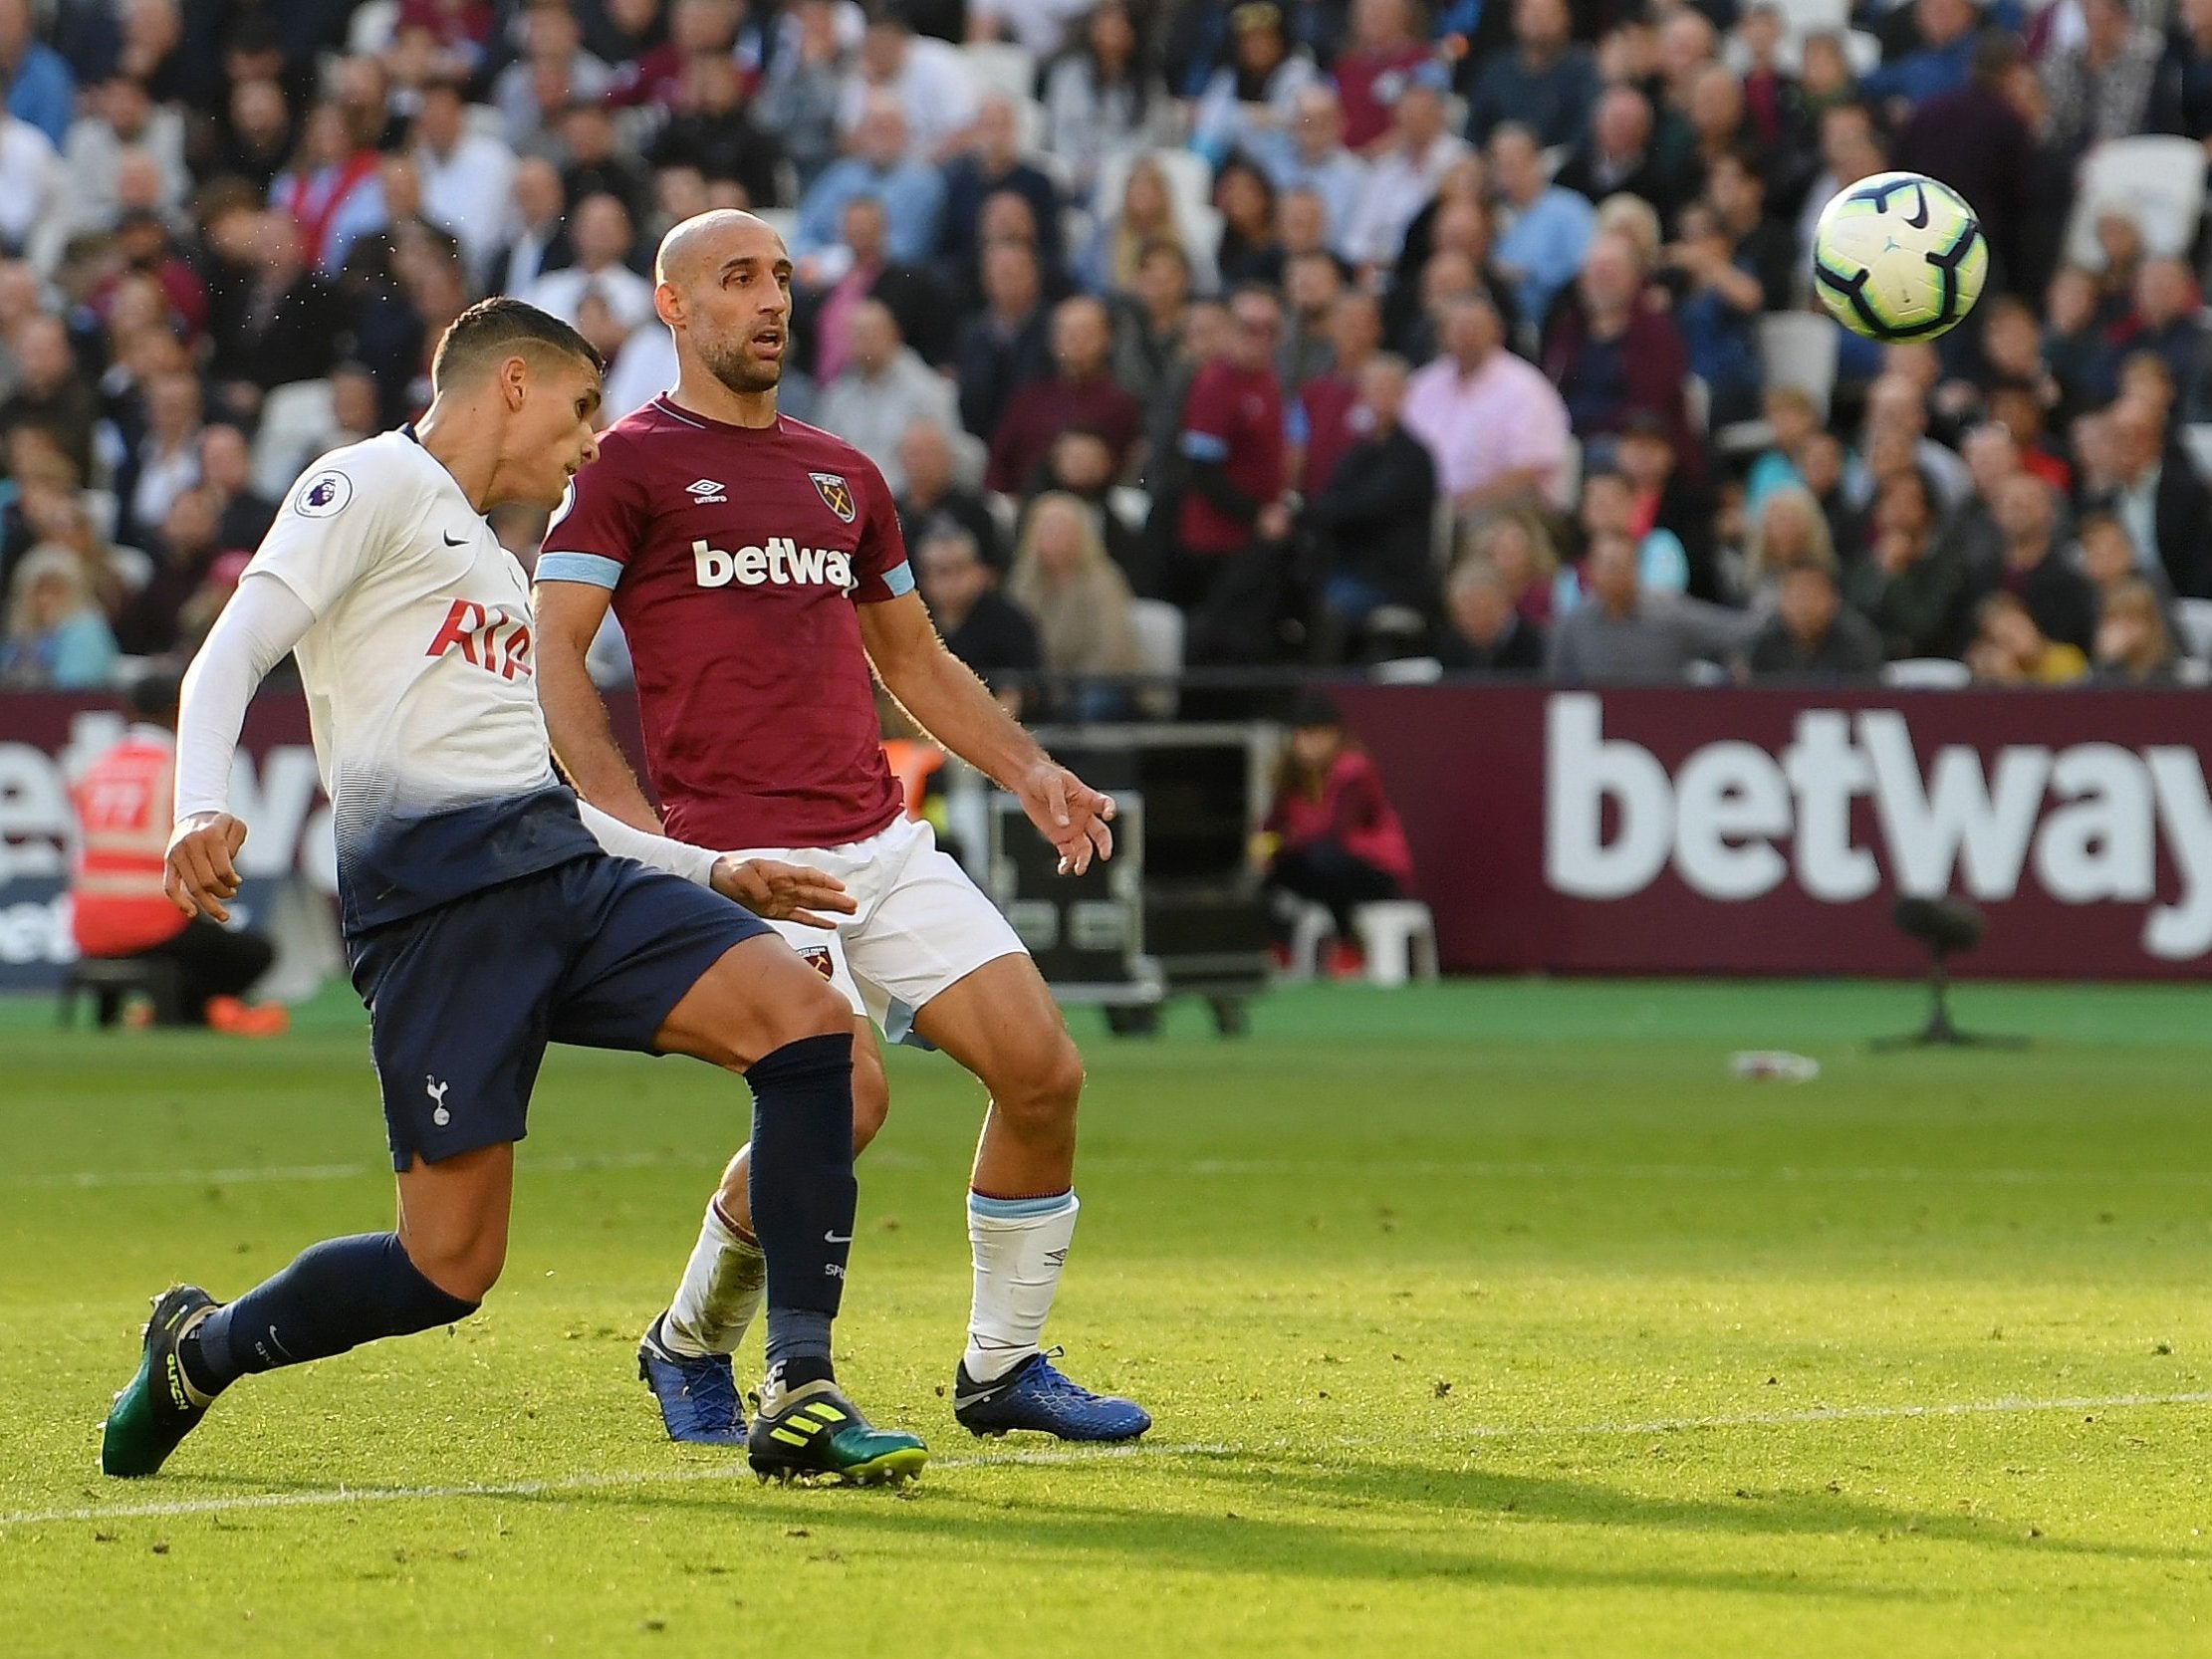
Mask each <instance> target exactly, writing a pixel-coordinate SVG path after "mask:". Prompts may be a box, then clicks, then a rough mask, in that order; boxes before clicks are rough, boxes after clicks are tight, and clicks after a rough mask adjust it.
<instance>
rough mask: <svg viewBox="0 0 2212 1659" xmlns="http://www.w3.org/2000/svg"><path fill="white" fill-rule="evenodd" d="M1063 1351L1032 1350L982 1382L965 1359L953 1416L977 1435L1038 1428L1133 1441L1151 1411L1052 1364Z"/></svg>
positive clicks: (1064, 1435)
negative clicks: (1099, 1391) (1094, 1390)
mask: <svg viewBox="0 0 2212 1659" xmlns="http://www.w3.org/2000/svg"><path fill="white" fill-rule="evenodd" d="M1063 1351H1064V1350H1062V1349H1060V1348H1053V1349H1050V1350H1049V1351H1047V1352H1045V1353H1033V1354H1031V1355H1030V1356H1029V1357H1028V1358H1027V1359H1025V1360H1023V1361H1022V1362H1021V1363H1020V1364H1019V1365H1017V1366H1015V1367H1014V1368H1013V1369H1012V1370H1011V1371H1009V1372H1007V1373H1006V1375H1004V1376H1003V1377H1000V1378H998V1379H997V1380H996V1381H995V1382H977V1381H976V1380H975V1379H974V1378H973V1377H971V1376H969V1375H968V1367H967V1363H966V1361H964V1360H963V1361H962V1362H961V1365H960V1368H959V1369H958V1370H957V1371H955V1372H954V1373H953V1379H952V1415H953V1416H954V1417H955V1418H956V1419H957V1420H958V1421H959V1424H960V1426H961V1427H962V1428H964V1429H966V1430H967V1431H968V1432H969V1433H970V1434H974V1435H986V1434H988V1435H1001V1434H1007V1433H1010V1432H1011V1431H1013V1430H1015V1429H1036V1430H1037V1431H1038V1432H1040V1433H1042V1434H1049V1435H1054V1436H1057V1437H1058V1438H1060V1439H1062V1440H1087V1441H1100V1442H1105V1441H1114V1440H1134V1439H1135V1438H1136V1437H1137V1436H1138V1435H1140V1434H1142V1433H1143V1432H1144V1431H1145V1430H1146V1429H1148V1428H1150V1427H1151V1426H1152V1414H1151V1413H1150V1412H1148V1411H1146V1410H1145V1409H1144V1408H1143V1407H1142V1406H1140V1405H1138V1404H1137V1403H1136V1402H1135V1401H1134V1400H1123V1399H1117V1398H1115V1397H1114V1396H1113V1395H1111V1394H1094V1393H1092V1392H1091V1390H1090V1389H1088V1388H1086V1387H1084V1386H1083V1385H1082V1384H1081V1383H1079V1382H1074V1381H1071V1380H1070V1379H1069V1378H1068V1377H1066V1376H1063V1375H1062V1374H1061V1373H1060V1372H1059V1371H1058V1370H1056V1369H1055V1368H1054V1366H1053V1363H1052V1362H1053V1361H1054V1360H1055V1359H1058V1358H1059V1357H1060V1355H1061V1353H1062V1352H1063Z"/></svg>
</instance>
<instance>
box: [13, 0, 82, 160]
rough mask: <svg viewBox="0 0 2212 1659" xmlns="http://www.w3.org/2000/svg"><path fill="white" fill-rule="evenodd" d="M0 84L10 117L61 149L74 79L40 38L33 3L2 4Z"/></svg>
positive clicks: (71, 109) (73, 96)
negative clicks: (29, 127) (3, 85)
mask: <svg viewBox="0 0 2212 1659" xmlns="http://www.w3.org/2000/svg"><path fill="white" fill-rule="evenodd" d="M0 84H5V85H6V87H7V89H8V97H7V110H8V114H9V115H11V116H13V117H14V118H15V119H17V120H21V121H28V122H29V123H30V124H31V125H33V126H35V127H37V128H38V129H39V131H41V132H43V133H45V134H46V138H47V141H48V142H49V143H51V144H53V145H55V146H56V147H57V148H59V147H60V145H61V143H62V140H63V139H64V138H65V137H67V136H68V133H69V121H70V117H71V115H72V114H73V113H74V102H75V99H76V95H77V84H76V78H75V77H74V76H72V75H71V74H70V71H69V65H68V64H67V63H65V62H64V61H63V59H62V55H61V54H60V53H58V52H56V51H55V50H54V49H53V48H52V47H51V46H48V45H47V44H46V43H45V42H44V41H42V40H40V39H39V38H38V36H37V33H36V22H35V19H34V18H33V16H32V12H31V0H0Z"/></svg>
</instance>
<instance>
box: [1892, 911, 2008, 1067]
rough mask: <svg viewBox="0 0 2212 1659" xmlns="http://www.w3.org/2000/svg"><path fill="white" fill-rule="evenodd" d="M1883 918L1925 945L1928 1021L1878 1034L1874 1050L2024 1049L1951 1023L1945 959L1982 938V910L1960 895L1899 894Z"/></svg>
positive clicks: (1907, 935) (1971, 946) (1948, 984)
mask: <svg viewBox="0 0 2212 1659" xmlns="http://www.w3.org/2000/svg"><path fill="white" fill-rule="evenodd" d="M1889 919H1890V920H1891V921H1893V922H1895V923H1896V924H1897V931H1898V932H1899V933H1902V934H1903V935H1904V936H1905V937H1906V938H1908V939H1917V940H1919V941H1920V943H1922V944H1923V945H1926V946H1927V947H1928V997H1929V1008H1928V1023H1927V1024H1926V1025H1925V1026H1923V1027H1922V1028H1921V1029H1920V1030H1919V1031H1916V1032H1914V1033H1913V1034H1912V1035H1911V1036H1909V1037H1883V1038H1877V1039H1875V1041H1874V1052H1875V1053H1876V1054H1886V1053H1889V1052H1891V1051H1894V1050H1897V1049H1918V1048H1923V1047H1927V1046H1930V1045H1935V1046H1941V1047H1944V1048H1955V1049H2025V1048H2026V1047H2027V1046H2028V1040H2027V1039H2026V1038H2025V1037H1982V1036H1978V1035H1976V1034H1974V1033H1972V1032H1963V1031H1960V1030H1959V1029H1958V1027H1956V1026H1954V1025H1953V1024H1951V973H1950V967H1949V964H1948V958H1949V957H1950V956H1951V954H1952V953H1953V952H1955V951H1962V950H1972V949H1973V948H1974V947H1975V946H1976V945H1978V944H1980V943H1981V942H1982V913H1981V911H1979V910H1977V909H1976V908H1974V906H1973V905H1971V904H1969V903H1967V902H1966V900H1964V899H1963V898H1927V897H1916V896H1912V895H1909V894H1908V895H1905V896H1902V897H1900V898H1899V899H1898V900H1897V902H1896V903H1895V904H1893V905H1891V906H1890V908H1889Z"/></svg>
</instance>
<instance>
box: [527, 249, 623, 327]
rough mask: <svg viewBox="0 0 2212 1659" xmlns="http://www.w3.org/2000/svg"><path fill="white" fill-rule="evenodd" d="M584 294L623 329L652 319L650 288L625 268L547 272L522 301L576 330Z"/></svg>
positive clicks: (606, 267)
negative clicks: (599, 301) (594, 297)
mask: <svg viewBox="0 0 2212 1659" xmlns="http://www.w3.org/2000/svg"><path fill="white" fill-rule="evenodd" d="M587 294H597V295H598V296H599V297H600V298H601V299H603V300H605V301H606V302H607V309H608V310H609V311H611V312H613V313H614V321H615V322H617V323H619V324H621V326H622V327H623V328H625V329H634V328H636V327H637V326H638V325H639V324H641V323H645V322H648V321H650V320H651V318H652V315H653V285H652V284H651V283H649V282H647V281H646V280H645V279H644V278H643V277H641V276H639V275H638V274H637V273H636V272H635V271H632V270H631V269H630V268H629V267H628V266H626V265H608V266H604V267H602V268H601V269H600V270H598V271H587V270H585V269H584V267H583V266H581V265H571V266H569V267H568V268H567V269H565V270H560V271H548V272H547V273H546V274H545V275H544V276H542V277H540V278H539V279H538V280H537V281H536V282H534V283H532V284H531V285H530V292H529V293H527V294H524V295H522V296H521V298H523V299H525V300H528V301H529V302H530V303H531V304H532V305H534V306H536V307H537V308H538V309H539V310H540V311H550V312H551V313H553V315H554V316H556V317H558V318H560V319H561V321H562V322H564V323H566V324H568V325H569V326H570V327H571V328H575V327H576V325H577V314H578V313H579V312H580V311H582V310H583V309H584V296H585V295H587Z"/></svg>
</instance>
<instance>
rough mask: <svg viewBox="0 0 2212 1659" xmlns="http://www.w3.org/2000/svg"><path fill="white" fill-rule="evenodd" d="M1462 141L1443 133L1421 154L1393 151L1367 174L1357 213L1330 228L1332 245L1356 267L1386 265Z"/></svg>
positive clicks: (1462, 149)
mask: <svg viewBox="0 0 2212 1659" xmlns="http://www.w3.org/2000/svg"><path fill="white" fill-rule="evenodd" d="M1468 152H1469V149H1468V143H1467V140H1466V139H1465V138H1455V137H1453V136H1452V135H1451V134H1449V133H1446V134H1445V135H1444V136H1442V137H1440V138H1438V139H1437V140H1436V141H1435V142H1434V143H1432V144H1430V145H1429V146H1428V148H1427V149H1426V150H1425V151H1423V152H1422V153H1421V154H1420V155H1410V154H1408V153H1407V152H1406V151H1405V150H1403V149H1393V150H1391V151H1390V152H1389V153H1388V154H1387V155H1384V156H1382V157H1381V158H1379V159H1378V160H1377V161H1376V162H1375V163H1374V165H1373V167H1371V168H1370V169H1369V170H1368V172H1367V182H1366V187H1365V189H1364V191H1363V192H1362V193H1361V195H1360V197H1359V209H1358V211H1357V212H1355V213H1354V214H1352V223H1351V224H1349V225H1344V226H1332V227H1331V230H1332V231H1333V232H1334V233H1335V240H1336V242H1337V245H1338V246H1339V247H1340V248H1342V249H1343V250H1344V252H1345V255H1346V257H1348V258H1349V259H1351V260H1352V261H1353V262H1354V263H1355V264H1360V265H1387V264H1389V263H1390V262H1391V261H1392V260H1394V259H1396V258H1397V257H1398V250H1399V249H1400V248H1402V247H1403V246H1404V245H1405V230H1406V227H1407V226H1408V225H1410V224H1411V223H1412V222H1413V221H1414V219H1415V218H1417V217H1418V216H1419V215H1420V211H1421V209H1422V208H1424V207H1426V206H1427V205H1428V204H1429V201H1430V198H1432V197H1433V196H1434V195H1435V194H1436V186H1437V185H1438V184H1440V183H1441V182H1442V181H1443V177H1444V174H1445V173H1446V172H1447V171H1449V170H1450V168H1451V166H1452V164H1453V163H1454V162H1455V161H1457V160H1458V159H1459V158H1460V157H1461V156H1463V155H1466V154H1467V153H1468Z"/></svg>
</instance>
